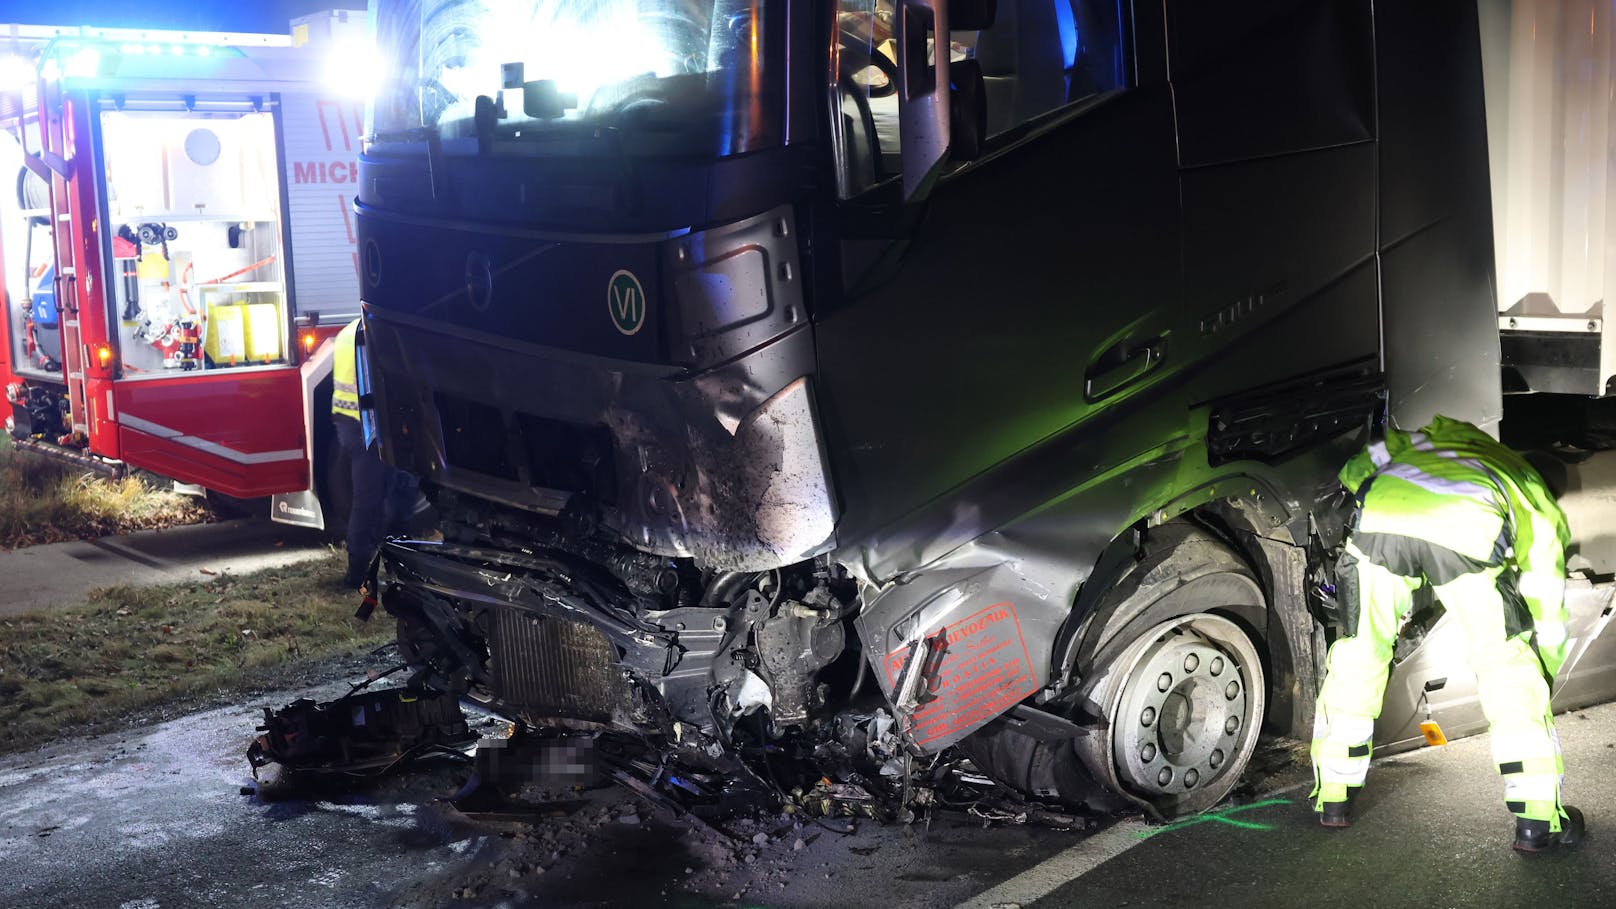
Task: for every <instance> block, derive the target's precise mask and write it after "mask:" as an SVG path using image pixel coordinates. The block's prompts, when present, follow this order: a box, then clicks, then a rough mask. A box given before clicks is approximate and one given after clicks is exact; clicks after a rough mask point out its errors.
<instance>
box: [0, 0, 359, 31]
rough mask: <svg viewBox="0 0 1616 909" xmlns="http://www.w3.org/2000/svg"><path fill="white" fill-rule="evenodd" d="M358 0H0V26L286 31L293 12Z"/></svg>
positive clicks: (356, 6)
mask: <svg viewBox="0 0 1616 909" xmlns="http://www.w3.org/2000/svg"><path fill="white" fill-rule="evenodd" d="M364 7H365V3H364V0H167V2H152V0H120V2H114V0H0V26H3V25H5V24H10V23H24V24H29V25H102V26H112V27H120V28H162V29H196V30H199V31H220V32H222V31H232V32H269V33H274V34H280V33H283V32H286V31H288V28H289V26H288V24H287V23H289V22H290V21H291V20H292V18H293V17H295V16H302V15H306V14H308V13H314V12H319V11H321V10H328V9H344V8H346V9H364Z"/></svg>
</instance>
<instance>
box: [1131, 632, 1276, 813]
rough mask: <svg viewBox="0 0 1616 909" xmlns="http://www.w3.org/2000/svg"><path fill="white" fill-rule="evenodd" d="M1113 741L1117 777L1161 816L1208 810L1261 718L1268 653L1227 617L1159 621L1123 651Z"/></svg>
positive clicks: (1236, 772) (1228, 784) (1251, 743)
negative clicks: (1262, 652)
mask: <svg viewBox="0 0 1616 909" xmlns="http://www.w3.org/2000/svg"><path fill="white" fill-rule="evenodd" d="M1117 668H1118V669H1119V670H1121V672H1120V673H1119V675H1118V676H1116V677H1115V678H1116V687H1115V697H1114V699H1113V700H1112V710H1111V713H1110V720H1111V722H1110V728H1109V738H1110V742H1109V747H1108V748H1107V749H1106V750H1107V751H1108V752H1109V755H1110V763H1111V767H1110V768H1108V769H1109V770H1111V771H1112V774H1114V780H1115V782H1116V784H1117V785H1118V786H1119V787H1120V788H1121V789H1122V790H1123V791H1125V792H1127V793H1128V794H1130V795H1132V796H1133V797H1134V798H1135V799H1137V800H1140V801H1142V802H1144V803H1146V804H1147V806H1148V807H1150V808H1151V809H1152V810H1153V811H1154V812H1155V813H1157V814H1160V815H1162V816H1164V817H1172V816H1177V815H1181V814H1187V813H1191V812H1194V811H1202V810H1205V809H1206V808H1210V807H1211V806H1212V805H1214V804H1216V803H1217V802H1218V801H1219V800H1220V799H1222V798H1223V796H1224V795H1226V794H1227V793H1228V791H1229V790H1230V789H1231V788H1233V787H1234V784H1235V783H1236V782H1238V780H1239V778H1240V773H1241V772H1242V771H1243V770H1244V769H1245V765H1246V762H1247V761H1248V760H1249V759H1250V757H1251V753H1252V750H1253V749H1254V748H1255V747H1256V744H1257V732H1258V730H1259V727H1260V726H1261V723H1262V710H1263V678H1262V663H1261V660H1260V658H1259V657H1258V654H1257V650H1256V647H1255V646H1253V644H1252V643H1251V638H1250V637H1249V636H1248V635H1247V634H1246V633H1245V632H1244V631H1242V630H1241V629H1240V627H1239V626H1237V625H1235V624H1234V623H1233V622H1231V621H1229V620H1228V619H1225V618H1222V617H1221V616H1215V615H1210V614H1206V613H1199V614H1194V615H1186V616H1180V617H1178V618H1175V619H1172V620H1170V621H1168V622H1164V623H1162V624H1161V625H1158V626H1156V627H1155V628H1153V629H1151V630H1150V631H1148V632H1146V633H1145V634H1143V635H1141V636H1140V637H1139V639H1138V640H1136V641H1135V642H1134V644H1133V645H1131V646H1130V647H1129V648H1128V650H1127V651H1125V652H1124V654H1123V655H1122V658H1121V659H1119V660H1118V663H1117Z"/></svg>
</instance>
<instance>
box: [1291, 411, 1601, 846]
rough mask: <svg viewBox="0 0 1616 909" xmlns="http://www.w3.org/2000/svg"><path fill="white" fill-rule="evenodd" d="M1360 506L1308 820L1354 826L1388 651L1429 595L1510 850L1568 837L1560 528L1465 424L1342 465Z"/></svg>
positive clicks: (1345, 558)
mask: <svg viewBox="0 0 1616 909" xmlns="http://www.w3.org/2000/svg"><path fill="white" fill-rule="evenodd" d="M1341 482H1342V485H1344V486H1345V487H1346V488H1347V491H1349V492H1351V493H1352V494H1353V495H1355V496H1356V497H1357V499H1358V503H1359V507H1358V513H1357V515H1356V516H1355V520H1354V526H1353V529H1352V533H1351V535H1350V536H1349V538H1348V539H1347V544H1346V552H1345V554H1344V555H1342V557H1341V560H1340V562H1339V563H1338V564H1337V566H1336V574H1337V592H1338V595H1339V596H1340V602H1341V608H1342V612H1343V616H1344V620H1345V625H1346V630H1345V634H1344V636H1343V637H1341V638H1340V639H1339V640H1337V641H1336V642H1335V643H1334V644H1333V645H1332V646H1331V647H1330V653H1329V657H1328V661H1327V666H1326V672H1325V677H1324V685H1323V688H1322V690H1321V691H1320V693H1319V700H1318V708H1317V713H1316V715H1315V720H1314V730H1313V766H1314V774H1315V780H1316V783H1317V785H1316V786H1315V787H1314V790H1313V796H1312V797H1313V798H1314V800H1315V801H1314V810H1315V811H1317V812H1318V816H1319V822H1320V823H1321V824H1323V825H1324V826H1325V827H1346V826H1349V825H1350V824H1351V823H1352V819H1351V815H1350V808H1351V797H1352V796H1353V795H1354V794H1356V792H1357V790H1358V788H1359V787H1361V786H1363V784H1364V778H1365V775H1366V774H1367V773H1368V771H1369V755H1370V750H1371V739H1372V738H1373V734H1374V727H1375V718H1376V717H1377V716H1379V715H1380V708H1381V701H1382V698H1383V696H1384V695H1385V691H1386V679H1387V673H1388V663H1389V661H1390V660H1391V656H1392V645H1393V643H1394V642H1395V641H1396V639H1397V634H1398V630H1399V629H1400V627H1401V623H1402V621H1403V619H1404V618H1405V617H1406V616H1407V615H1408V612H1409V609H1410V607H1411V605H1412V599H1413V596H1412V595H1413V593H1414V591H1415V590H1417V589H1418V588H1419V587H1420V586H1422V585H1423V584H1430V585H1431V586H1432V588H1433V592H1434V593H1435V594H1436V597H1437V599H1438V600H1440V601H1441V603H1442V605H1443V606H1444V607H1445V608H1446V609H1447V610H1448V612H1450V613H1452V614H1453V616H1454V618H1455V619H1457V620H1458V622H1459V623H1460V625H1461V627H1462V628H1463V629H1464V634H1465V640H1466V644H1467V650H1468V653H1467V656H1468V657H1469V662H1470V666H1471V668H1472V669H1473V670H1475V673H1476V693H1477V695H1478V696H1479V697H1480V699H1481V707H1482V711H1483V712H1484V713H1485V714H1486V716H1487V723H1488V734H1489V736H1490V737H1491V739H1492V751H1493V760H1494V763H1495V764H1497V766H1498V772H1499V774H1500V775H1502V776H1503V779H1504V803H1505V805H1506V806H1507V808H1508V809H1509V811H1510V813H1511V814H1513V815H1515V842H1514V847H1515V848H1516V849H1517V850H1520V851H1522V852H1540V851H1542V850H1544V849H1548V848H1550V847H1554V846H1569V845H1573V844H1574V843H1576V842H1577V841H1578V840H1580V839H1581V838H1582V834H1583V816H1582V812H1580V811H1578V810H1577V809H1576V808H1573V807H1571V806H1570V805H1565V804H1563V803H1562V802H1561V801H1560V778H1561V776H1562V775H1563V774H1564V773H1565V766H1564V764H1563V762H1562V759H1561V756H1560V740H1559V738H1558V737H1557V736H1556V735H1555V731H1554V720H1553V718H1552V710H1551V708H1550V705H1549V695H1550V685H1551V683H1552V681H1553V679H1554V677H1555V675H1556V674H1557V673H1558V672H1559V670H1560V666H1561V664H1563V663H1564V662H1565V658H1566V641H1567V635H1566V609H1565V548H1566V543H1567V541H1568V540H1569V537H1570V535H1569V533H1568V531H1567V529H1566V520H1565V515H1564V514H1563V513H1562V512H1561V511H1560V507H1559V506H1558V505H1557V504H1555V496H1554V494H1553V492H1552V491H1551V490H1550V488H1549V486H1548V484H1547V483H1546V482H1545V481H1544V479H1543V476H1542V475H1541V474H1539V473H1538V471H1536V470H1534V469H1533V468H1532V467H1531V465H1530V464H1528V463H1527V461H1526V460H1525V459H1524V458H1523V457H1521V456H1520V455H1518V454H1516V453H1515V452H1513V451H1511V450H1510V449H1508V448H1506V447H1504V446H1503V445H1500V444H1499V443H1498V442H1496V441H1494V440H1493V439H1492V437H1491V436H1489V435H1487V434H1486V433H1484V432H1482V431H1481V430H1480V429H1477V428H1476V427H1475V426H1472V425H1470V424H1469V423H1464V422H1461V421H1459V420H1451V419H1448V418H1447V417H1442V416H1438V417H1436V418H1435V419H1434V420H1433V421H1432V422H1431V424H1430V425H1429V426H1426V427H1425V428H1424V429H1422V430H1420V431H1419V432H1412V433H1407V432H1402V431H1399V430H1396V429H1390V430H1387V432H1386V437H1385V439H1384V440H1382V441H1379V442H1375V443H1374V444H1372V445H1370V446H1369V447H1368V448H1366V449H1364V450H1363V451H1362V452H1360V453H1359V454H1357V455H1356V456H1354V457H1353V458H1352V459H1351V460H1349V461H1348V462H1347V464H1346V466H1345V467H1343V468H1342V469H1341Z"/></svg>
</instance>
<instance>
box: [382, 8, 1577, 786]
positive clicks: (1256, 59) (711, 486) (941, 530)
mask: <svg viewBox="0 0 1616 909" xmlns="http://www.w3.org/2000/svg"><path fill="white" fill-rule="evenodd" d="M372 16H373V17H374V19H373V31H374V33H375V35H376V36H377V39H378V46H379V49H380V52H381V54H382V56H383V58H384V59H385V60H386V61H387V71H388V76H387V85H386V87H385V88H384V89H383V90H382V92H381V94H380V95H379V96H378V98H377V99H376V101H375V103H374V107H373V112H372V121H371V124H370V129H369V134H368V136H367V140H366V145H365V148H364V151H363V155H362V157H361V163H360V185H359V189H358V199H357V202H356V210H357V230H358V237H359V247H360V253H359V255H360V264H361V283H362V289H361V292H362V297H363V300H364V307H365V339H366V340H365V344H366V347H367V352H368V358H369V362H370V364H371V366H370V368H371V374H372V375H371V381H372V393H371V400H370V401H369V403H371V404H373V405H374V407H375V410H376V416H377V420H378V424H379V430H380V434H381V439H382V448H383V451H384V456H385V457H386V458H387V459H388V460H389V461H391V462H392V463H394V464H396V465H397V466H399V467H401V468H404V469H406V470H409V471H412V472H414V473H415V474H417V475H418V476H420V477H421V478H422V480H423V482H424V487H425V488H426V489H428V490H429V491H430V492H431V495H432V496H433V498H434V503H435V505H436V506H437V509H438V511H439V512H440V514H441V515H442V520H443V525H442V530H443V534H444V539H443V540H442V541H440V542H418V541H404V540H395V541H392V542H390V543H388V544H386V545H385V546H384V548H383V552H382V553H381V555H380V556H379V559H378V565H377V568H376V572H375V573H376V577H375V578H374V579H373V582H372V590H373V593H374V594H375V596H376V598H377V600H378V601H379V603H380V604H381V606H382V607H383V608H384V609H385V610H386V611H387V613H389V614H391V615H392V616H394V617H396V619H397V621H398V624H399V639H400V643H401V646H402V648H403V649H404V652H405V655H406V657H407V658H408V659H409V661H410V663H411V664H412V665H413V666H414V667H415V668H416V670H417V671H416V672H415V674H414V676H413V679H414V684H416V685H419V686H425V687H428V688H431V689H434V690H437V691H440V692H448V693H453V694H455V695H458V696H462V697H467V698H471V699H474V700H476V701H479V702H482V703H484V704H486V705H488V706H489V707H490V708H491V709H494V710H496V711H498V712H500V713H501V714H503V715H505V716H507V717H510V718H512V719H514V720H516V721H519V722H520V723H521V724H522V725H523V726H524V727H526V728H530V729H534V730H546V729H548V730H568V731H572V732H574V733H576V734H580V735H592V734H597V733H600V734H608V735H612V734H615V735H625V736H627V737H629V738H630V739H632V740H634V741H636V742H638V743H640V744H641V745H642V746H643V747H645V748H647V749H649V753H651V754H653V755H654V756H655V757H654V759H653V760H652V761H651V766H652V769H653V770H654V771H655V774H654V775H655V777H656V779H657V782H658V784H659V785H663V786H667V787H673V788H683V789H685V790H687V791H691V792H694V791H696V790H698V789H701V790H703V791H705V792H707V794H711V790H713V789H715V788H716V789H719V790H722V789H723V788H725V786H727V785H728V783H726V781H735V780H752V781H756V782H758V783H767V784H768V785H771V786H774V787H777V788H779V789H788V788H790V787H791V786H792V780H790V779H786V778H785V775H786V774H788V773H790V772H791V771H790V767H789V766H788V765H789V763H790V761H792V760H800V761H806V762H808V764H809V765H810V766H813V762H814V761H816V760H817V761H819V762H820V763H819V765H818V766H820V767H826V768H830V769H825V770H823V773H824V775H825V777H828V778H830V779H831V780H833V781H838V780H845V779H848V778H850V777H851V775H854V774H856V773H864V774H866V777H861V778H866V779H875V780H876V781H877V782H879V781H880V780H881V779H884V780H885V781H886V782H887V783H888V784H890V785H893V786H895V787H898V788H899V789H903V788H905V786H906V783H907V781H908V780H910V779H911V778H912V777H913V776H914V775H915V774H917V773H920V772H922V771H923V770H924V769H925V768H927V767H932V766H935V764H936V763H937V762H938V760H939V758H940V756H942V755H944V754H948V755H963V756H964V757H967V758H969V760H970V761H971V762H972V763H973V764H974V765H975V767H976V768H977V769H978V770H980V771H981V772H982V773H983V774H986V775H987V776H988V777H991V778H992V779H993V780H996V781H998V782H999V783H1001V784H1003V785H1005V786H1008V787H1010V788H1012V789H1015V790H1018V791H1020V792H1022V793H1025V794H1027V795H1028V796H1030V797H1035V798H1039V799H1044V800H1047V801H1052V802H1062V803H1066V804H1068V805H1087V806H1088V807H1090V808H1107V807H1116V806H1118V805H1127V804H1131V805H1133V806H1136V807H1138V808H1140V809H1142V810H1144V811H1146V812H1147V813H1149V814H1151V815H1153V816H1157V817H1172V816H1178V815H1183V814H1186V813H1192V812H1197V811H1201V810H1204V809H1206V808H1208V807H1210V806H1212V805H1213V804H1215V803H1216V802H1218V801H1219V800H1220V799H1222V798H1223V797H1224V796H1225V795H1227V794H1228V793H1229V791H1230V790H1231V788H1232V787H1233V786H1234V785H1235V784H1236V782H1237V781H1238V779H1239V777H1240V775H1241V772H1242V770H1243V769H1244V768H1245V767H1246V765H1247V763H1248V761H1249V759H1250V758H1251V756H1252V754H1253V750H1254V748H1255V746H1256V744H1257V741H1258V737H1259V734H1261V733H1263V732H1264V731H1267V732H1269V733H1272V734H1276V735H1280V736H1287V735H1288V736H1294V737H1298V738H1303V739H1305V738H1306V737H1308V735H1309V734H1310V730H1311V724H1312V711H1313V698H1314V692H1315V691H1316V690H1317V684H1318V681H1319V678H1320V675H1321V671H1322V661H1323V658H1324V653H1325V646H1326V642H1327V634H1328V631H1327V629H1328V626H1329V624H1330V621H1331V619H1332V609H1333V600H1332V598H1331V593H1332V591H1333V588H1332V587H1331V585H1330V583H1329V579H1330V577H1331V575H1330V564H1331V553H1332V551H1333V550H1334V548H1335V547H1337V546H1338V545H1339V544H1340V542H1341V539H1342V535H1343V521H1344V519H1345V517H1346V515H1347V513H1348V508H1347V507H1346V505H1347V504H1348V503H1346V502H1344V501H1343V500H1342V498H1341V493H1340V490H1339V485H1338V483H1337V482H1336V479H1335V472H1336V469H1337V468H1338V467H1339V465H1340V464H1341V463H1342V462H1343V461H1344V460H1345V459H1346V458H1347V457H1348V456H1349V455H1350V454H1351V453H1352V452H1353V451H1355V450H1356V449H1357V448H1358V447H1360V446H1361V445H1363V444H1364V442H1365V439H1366V434H1367V432H1368V431H1369V428H1370V427H1371V426H1372V424H1373V423H1374V422H1375V421H1377V420H1384V419H1388V418H1389V419H1392V420H1395V421H1396V422H1397V423H1398V424H1399V425H1402V426H1405V427H1413V426H1418V425H1421V424H1422V423H1423V422H1424V421H1426V420H1427V419H1428V418H1429V417H1431V416H1432V415H1434V414H1435V413H1438V412H1441V413H1444V414H1447V415H1449V416H1452V417H1456V418H1461V419H1466V420H1469V421H1471V422H1474V423H1477V424H1479V425H1481V426H1483V427H1488V428H1496V426H1497V425H1498V422H1499V420H1500V415H1501V392H1500V363H1499V340H1498V331H1497V312H1496V308H1495V303H1494V293H1493V287H1492V281H1493V246H1492V226H1491V216H1490V208H1489V199H1488V160H1487V152H1486V141H1485V119H1484V115H1483V106H1482V105H1483V92H1482V66H1481V58H1480V50H1479V42H1478V33H1477V15H1476V10H1475V6H1474V4H1473V3H1462V2H1426V3H1382V4H1372V3H1371V2H1369V0H1256V2H1250V3H1243V4H1237V5H1229V4H1206V3H1200V2H1193V0H1167V2H1165V3H1137V2H1130V0H999V2H997V3H995V2H994V0H898V2H897V3H896V4H891V3H889V2H888V0H744V2H743V0H678V2H675V0H632V2H630V0H379V2H375V3H373V4H372ZM1584 586H1586V585H1584ZM1574 587H1575V585H1574ZM1573 595H1574V596H1579V595H1580V594H1578V593H1576V591H1575V590H1574V592H1573ZM1604 595H1605V598H1606V599H1607V600H1608V591H1606V592H1605V594H1604ZM1595 612H1596V613H1597V612H1598V610H1597V609H1596V610H1595ZM1601 627H1602V624H1601ZM1573 633H1574V634H1576V633H1578V630H1577V629H1573ZM1574 652H1575V651H1574ZM1400 656H1402V654H1401V653H1400ZM1413 662H1415V663H1417V662H1418V660H1417V659H1416V660H1414V661H1413ZM1575 662H1576V661H1575V660H1573V661H1572V663H1568V666H1567V668H1566V670H1565V671H1566V672H1567V673H1573V672H1575V671H1577V666H1576V665H1574V664H1575ZM1423 682H1425V680H1424V679H1418V680H1416V682H1415V683H1414V684H1415V685H1416V689H1418V687H1419V685H1420V684H1421V683H1423ZM1395 685H1396V683H1395V682H1394V687H1395ZM1440 687H1441V686H1440V685H1438V686H1437V688H1440ZM1585 687H1586V686H1585ZM1433 690H1435V689H1433V688H1432V687H1431V685H1430V684H1424V691H1425V692H1426V693H1427V694H1428V693H1430V692H1431V691H1433ZM1595 696H1599V695H1597V694H1594V693H1590V694H1589V695H1588V697H1590V698H1591V697H1595ZM1422 697H1423V695H1422ZM1461 701H1462V702H1463V703H1462V704H1461ZM1454 703H1455V704H1460V706H1459V707H1455V709H1456V710H1458V709H1461V707H1462V708H1463V709H1469V710H1471V711H1472V712H1474V702H1473V699H1470V700H1468V701H1465V700H1464V699H1455V701H1454ZM1561 706H1569V705H1567V704H1564V703H1562V704H1561ZM1392 712H1393V711H1391V710H1390V709H1388V715H1390V714H1391V713H1392ZM1456 715H1457V714H1456ZM1438 718H1439V719H1441V718H1442V713H1441V711H1440V710H1439V711H1438ZM1395 719H1397V720H1401V719H1402V717H1396V718H1395ZM1400 736H1401V738H1400ZM1406 738H1407V735H1406V730H1403V729H1402V727H1395V728H1393V727H1387V728H1386V729H1384V730H1383V734H1382V735H1381V736H1380V741H1383V742H1391V741H1400V740H1403V739H1406ZM849 755H853V756H855V757H861V758H868V759H870V760H871V761H873V762H874V763H875V764H876V765H877V769H875V770H870V769H869V767H868V764H869V762H868V761H867V762H866V764H865V765H863V766H864V767H865V769H864V770H863V771H858V770H856V769H855V770H849V769H845V768H846V767H847V766H850V765H849V764H848V762H847V761H844V760H842V758H846V757H847V756H849ZM852 763H854V764H857V763H858V762H857V761H854V762H852ZM839 774H840V775H839ZM869 774H878V775H879V779H877V778H876V777H874V776H869ZM801 779H806V780H819V779H821V777H820V772H819V771H816V772H813V773H810V774H808V775H806V776H802V777H801ZM703 781H704V782H703Z"/></svg>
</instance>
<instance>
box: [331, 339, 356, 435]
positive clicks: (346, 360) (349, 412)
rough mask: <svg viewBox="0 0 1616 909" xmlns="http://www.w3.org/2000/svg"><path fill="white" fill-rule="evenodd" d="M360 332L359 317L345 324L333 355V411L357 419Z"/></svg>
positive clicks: (335, 414)
mask: <svg viewBox="0 0 1616 909" xmlns="http://www.w3.org/2000/svg"><path fill="white" fill-rule="evenodd" d="M358 333H359V320H358V319H355V320H353V321H352V322H349V323H348V324H347V325H345V326H343V329H342V331H340V332H338V333H337V349H336V351H335V353H333V354H332V357H331V413H332V415H333V416H339V417H351V418H353V419H355V420H357V419H359V357H358V355H357V354H356V353H355V348H354V339H355V338H356V337H357V335H358Z"/></svg>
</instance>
